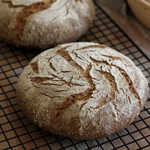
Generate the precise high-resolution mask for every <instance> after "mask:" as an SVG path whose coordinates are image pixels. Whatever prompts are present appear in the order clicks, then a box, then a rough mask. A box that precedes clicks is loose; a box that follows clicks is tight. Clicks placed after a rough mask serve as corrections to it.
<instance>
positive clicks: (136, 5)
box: [127, 0, 150, 29]
mask: <svg viewBox="0 0 150 150" xmlns="http://www.w3.org/2000/svg"><path fill="white" fill-rule="evenodd" d="M127 2H128V4H129V6H130V8H131V10H132V11H133V13H134V14H135V16H136V17H137V18H138V19H139V20H140V21H141V22H142V23H143V24H144V25H145V26H146V27H147V28H149V29H150V0H127Z"/></svg>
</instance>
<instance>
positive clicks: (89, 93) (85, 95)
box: [30, 45, 141, 121]
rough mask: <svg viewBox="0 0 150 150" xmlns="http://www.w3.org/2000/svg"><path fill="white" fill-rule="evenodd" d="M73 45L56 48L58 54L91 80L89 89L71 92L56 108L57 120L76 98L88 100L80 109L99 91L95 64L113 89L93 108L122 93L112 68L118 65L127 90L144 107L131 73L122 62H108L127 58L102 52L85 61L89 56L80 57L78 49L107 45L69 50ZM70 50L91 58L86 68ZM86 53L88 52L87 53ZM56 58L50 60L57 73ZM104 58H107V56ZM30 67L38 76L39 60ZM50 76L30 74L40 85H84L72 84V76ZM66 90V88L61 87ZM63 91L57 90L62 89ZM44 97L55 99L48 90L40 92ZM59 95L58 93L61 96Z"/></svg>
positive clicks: (85, 48) (101, 48)
mask: <svg viewBox="0 0 150 150" xmlns="http://www.w3.org/2000/svg"><path fill="white" fill-rule="evenodd" d="M70 47H71V46H65V47H62V48H60V49H58V50H57V52H56V54H55V56H60V57H61V58H62V59H64V60H65V61H66V62H67V64H69V65H71V66H72V67H73V68H75V69H76V70H78V71H79V73H80V76H81V77H83V78H84V79H85V80H86V81H87V83H88V88H87V89H86V90H85V91H84V92H81V93H77V94H72V95H70V96H68V97H66V98H65V100H64V101H63V102H62V103H59V104H58V105H57V107H56V109H55V111H54V115H53V117H54V120H55V121H56V120H57V119H58V117H59V116H60V115H61V112H62V111H63V110H64V109H66V108H70V107H71V106H72V105H73V104H75V103H76V102H77V101H85V102H84V103H82V105H81V106H80V110H81V109H82V108H83V107H84V105H85V104H86V103H87V101H88V100H89V99H91V98H93V95H94V92H95V91H96V85H95V83H94V81H93V77H92V76H91V75H90V71H91V70H92V67H93V66H94V65H95V70H96V71H97V72H99V75H100V76H102V78H103V79H104V80H106V81H107V84H108V85H109V86H108V87H107V88H109V89H110V92H109V93H107V95H105V96H104V97H102V98H101V99H100V100H99V102H98V103H97V105H96V107H95V108H94V109H97V108H100V107H102V106H104V105H105V104H107V103H108V102H110V101H112V100H114V99H115V94H116V93H118V94H119V92H120V91H119V90H118V87H117V83H116V81H115V77H114V75H113V74H112V73H111V69H112V68H115V69H117V70H118V71H119V72H120V74H121V75H122V78H123V79H124V85H125V86H126V88H127V89H128V91H129V92H130V93H131V94H132V95H133V96H134V97H135V98H136V99H137V100H138V101H139V107H141V102H140V101H141V100H140V97H139V95H138V93H137V91H136V89H135V88H134V86H133V82H132V80H131V79H130V76H129V75H128V73H127V72H126V71H125V70H124V69H122V68H121V67H119V65H116V64H113V63H111V62H108V60H111V61H115V60H117V61H118V60H119V61H123V60H124V59H125V58H123V57H118V56H111V55H106V54H101V57H102V58H100V59H99V60H96V59H95V58H94V57H92V56H89V60H86V58H85V57H84V56H83V57H84V58H81V56H78V54H77V53H76V52H80V51H87V52H88V50H89V49H92V50H95V51H102V50H103V49H105V48H106V47H105V46H103V45H90V46H85V47H81V48H79V49H74V50H71V51H67V49H70ZM70 53H72V54H74V55H75V56H76V57H77V58H79V59H85V61H87V62H88V61H89V62H88V64H87V66H86V68H85V69H83V66H82V65H80V64H79V63H78V62H77V60H75V59H74V58H72V56H71V55H70ZM85 53H86V52H85ZM55 56H54V57H50V58H49V59H48V62H49V68H50V69H52V70H53V71H54V72H57V68H55V66H53V64H52V63H51V59H52V58H53V59H54V58H55ZM104 58H105V59H104ZM30 65H31V68H32V70H33V72H34V73H35V74H37V75H38V72H39V71H38V69H37V68H38V67H39V66H38V61H36V62H34V63H31V64H30ZM102 66H106V67H107V70H103V67H102ZM62 72H63V73H69V71H62ZM50 75H51V76H53V77H39V76H36V77H30V79H31V82H36V83H37V84H41V85H44V86H51V85H54V86H55V85H56V86H63V85H64V84H65V85H67V86H69V87H72V86H80V87H81V86H82V84H77V83H72V78H73V77H72V78H70V81H69V82H68V81H66V80H65V79H62V78H60V77H58V76H57V75H56V74H55V75H54V74H53V73H50ZM56 79H58V80H59V81H61V82H62V83H63V84H59V85H58V84H57V83H56V82H55V83H48V82H47V81H52V82H53V81H54V80H56ZM62 91H65V90H62ZM62 91H61V90H60V91H59V90H58V92H62ZM97 92H99V91H97ZM41 94H43V95H45V96H48V97H49V98H54V97H53V96H50V95H48V94H46V93H41ZM58 97H59V96H58ZM114 108H115V109H116V106H115V104H114ZM116 112H117V110H116Z"/></svg>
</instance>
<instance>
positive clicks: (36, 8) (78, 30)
mask: <svg viewBox="0 0 150 150" xmlns="http://www.w3.org/2000/svg"><path fill="white" fill-rule="evenodd" d="M94 16H95V11H94V5H93V1H92V0H0V39H1V40H4V41H7V42H8V43H10V44H13V45H15V46H23V47H29V48H39V49H45V48H49V47H51V46H54V45H57V44H60V43H66V42H71V41H75V40H77V39H78V38H79V37H80V36H81V35H83V34H84V33H85V32H86V31H87V30H88V28H89V26H90V24H91V23H92V21H93V18H94Z"/></svg>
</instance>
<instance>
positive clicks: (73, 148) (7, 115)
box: [0, 3, 150, 150]
mask: <svg viewBox="0 0 150 150" xmlns="http://www.w3.org/2000/svg"><path fill="white" fill-rule="evenodd" d="M95 4H96V13H97V15H96V18H95V21H94V23H93V26H92V27H91V28H90V30H89V31H88V32H87V34H86V35H85V36H83V37H82V38H81V39H80V40H79V41H93V42H98V43H103V44H106V45H108V46H110V47H112V48H114V49H117V50H118V51H120V52H121V53H123V54H125V55H127V56H128V57H129V58H131V59H132V60H133V61H134V63H135V64H136V65H137V66H138V67H139V68H140V69H141V70H142V71H143V73H144V75H145V76H146V78H147V79H148V82H149V86H150V60H149V59H148V57H147V56H146V55H145V54H144V53H143V52H142V51H141V50H140V49H139V48H138V47H137V46H136V45H135V44H134V42H133V41H132V40H131V39H130V38H129V37H128V36H127V35H126V34H125V33H124V32H123V31H122V30H121V29H120V28H119V26H117V24H116V23H115V22H114V21H113V20H112V19H111V18H110V17H109V16H108V15H107V14H106V13H105V12H104V10H102V8H101V7H100V6H99V5H98V4H97V3H95ZM40 52H41V51H33V50H25V49H21V48H20V49H19V48H14V47H12V46H10V45H8V44H6V43H4V42H2V41H0V66H1V67H0V86H1V88H0V149H7V150H11V149H13V150H24V149H26V150H31V149H36V150H57V149H62V150H63V149H65V150H84V149H92V150H111V149H117V150H129V149H130V150H135V149H142V150H150V100H148V102H147V104H146V105H145V107H144V109H143V110H142V111H141V113H140V115H139V117H138V118H137V119H136V120H135V121H134V122H133V123H132V124H131V125H130V126H128V127H127V128H125V129H123V130H122V131H120V132H118V133H116V134H113V135H111V136H109V137H107V138H103V139H96V140H93V141H76V140H72V139H69V138H66V137H62V136H57V135H53V134H51V133H49V132H45V131H43V130H41V129H39V128H38V127H37V126H36V125H35V124H33V123H31V122H30V121H29V120H28V119H27V118H26V117H25V116H24V114H23V113H22V112H21V110H20V109H19V107H18V105H17V101H16V94H15V88H16V82H17V78H18V75H19V74H20V73H21V71H22V69H23V68H24V67H25V66H26V65H27V64H28V62H29V61H30V60H31V59H32V58H33V57H34V56H35V55H37V54H38V53H40Z"/></svg>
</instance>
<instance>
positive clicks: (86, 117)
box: [17, 42, 149, 139]
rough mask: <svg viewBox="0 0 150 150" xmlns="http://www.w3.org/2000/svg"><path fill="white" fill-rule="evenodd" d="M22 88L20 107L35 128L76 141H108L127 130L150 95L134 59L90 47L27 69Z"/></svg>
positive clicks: (52, 54)
mask: <svg viewBox="0 0 150 150" xmlns="http://www.w3.org/2000/svg"><path fill="white" fill-rule="evenodd" d="M17 87H18V88H17V97H18V102H19V104H20V106H21V108H22V109H23V110H24V112H25V114H26V115H27V116H28V117H29V118H30V119H31V120H32V121H33V122H34V123H36V124H38V125H39V126H40V127H42V128H43V129H45V130H48V131H50V132H52V133H55V134H59V135H64V136H68V137H71V138H74V139H95V138H99V137H105V136H108V135H110V134H111V133H114V132H117V131H119V130H121V129H122V128H124V127H126V126H127V125H129V124H130V123H131V122H132V121H133V120H134V118H135V117H137V115H138V114H139V112H140V110H141V108H142V107H143V105H144V103H145V101H146V100H147V97H148V93H149V88H148V83H147V80H146V79H145V77H144V75H143V74H142V72H141V71H140V69H139V68H137V67H136V66H135V65H134V63H133V62H132V61H131V60H130V59H129V58H127V57H126V56H124V55H123V54H121V53H119V52H117V51H115V50H113V49H111V48H109V47H107V46H105V45H100V44H96V43H86V42H85V43H84V42H83V43H70V44H63V45H59V46H57V47H55V48H53V49H49V50H47V51H45V52H42V53H41V54H39V55H38V56H36V57H35V58H34V59H33V60H32V61H31V62H30V63H29V65H28V66H27V67H25V69H24V71H23V72H22V74H21V75H20V77H19V80H18V83H17Z"/></svg>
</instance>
